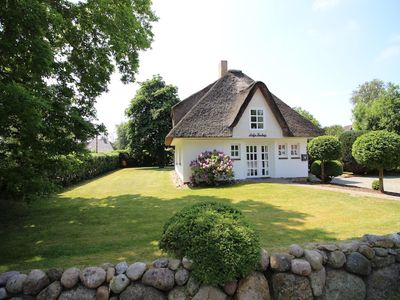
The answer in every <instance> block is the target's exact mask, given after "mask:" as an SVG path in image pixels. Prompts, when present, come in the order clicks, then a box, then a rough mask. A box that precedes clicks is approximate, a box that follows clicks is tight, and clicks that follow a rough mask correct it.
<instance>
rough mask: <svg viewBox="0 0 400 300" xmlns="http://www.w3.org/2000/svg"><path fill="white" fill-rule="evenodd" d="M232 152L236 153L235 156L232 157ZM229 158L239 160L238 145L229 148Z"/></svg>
mask: <svg viewBox="0 0 400 300" xmlns="http://www.w3.org/2000/svg"><path fill="white" fill-rule="evenodd" d="M236 146H237V149H232V147H236ZM233 152H237V155H232V153H233ZM230 154H231V155H230V158H231V159H240V144H231V147H230Z"/></svg>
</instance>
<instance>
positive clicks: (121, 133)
mask: <svg viewBox="0 0 400 300" xmlns="http://www.w3.org/2000/svg"><path fill="white" fill-rule="evenodd" d="M128 144H129V137H128V123H126V122H125V123H121V124H119V125H117V139H116V141H115V147H116V148H117V149H119V150H124V149H128Z"/></svg>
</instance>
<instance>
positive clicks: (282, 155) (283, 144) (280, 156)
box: [277, 143, 288, 158]
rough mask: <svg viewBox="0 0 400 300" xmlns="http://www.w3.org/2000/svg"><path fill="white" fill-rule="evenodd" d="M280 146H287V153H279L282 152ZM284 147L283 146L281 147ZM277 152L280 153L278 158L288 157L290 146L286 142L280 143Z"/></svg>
mask: <svg viewBox="0 0 400 300" xmlns="http://www.w3.org/2000/svg"><path fill="white" fill-rule="evenodd" d="M280 146H285V153H284V154H282V153H279V152H280V151H281V152H282V150H281V149H279V147H280ZM281 148H282V147H281ZM277 150H278V151H277V153H278V158H288V146H287V144H286V143H278V149H277Z"/></svg>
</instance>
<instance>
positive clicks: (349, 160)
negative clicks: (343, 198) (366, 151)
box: [339, 130, 371, 174]
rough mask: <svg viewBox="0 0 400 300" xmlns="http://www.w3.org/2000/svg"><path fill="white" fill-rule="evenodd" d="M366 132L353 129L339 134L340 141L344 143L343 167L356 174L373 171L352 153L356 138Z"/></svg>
mask: <svg viewBox="0 0 400 300" xmlns="http://www.w3.org/2000/svg"><path fill="white" fill-rule="evenodd" d="M366 132H367V131H365V130H352V131H346V132H343V133H342V134H341V135H340V136H339V141H340V142H341V144H342V161H343V169H344V170H345V171H348V172H353V173H354V174H365V173H368V172H370V171H371V170H370V169H369V168H367V167H365V166H362V165H360V164H359V163H357V161H356V160H355V158H354V157H353V154H352V153H351V151H352V147H353V144H354V142H355V140H356V139H357V138H358V137H359V136H360V135H363V134H364V133H366Z"/></svg>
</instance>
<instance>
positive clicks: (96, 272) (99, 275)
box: [79, 267, 106, 289]
mask: <svg viewBox="0 0 400 300" xmlns="http://www.w3.org/2000/svg"><path fill="white" fill-rule="evenodd" d="M79 277H80V279H81V281H82V283H83V284H84V285H85V286H86V287H87V288H89V289H95V288H97V287H99V286H100V285H101V284H102V283H103V282H104V281H105V280H106V271H104V269H103V268H100V267H88V268H85V269H84V270H83V271H82V272H81V274H80V276H79Z"/></svg>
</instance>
